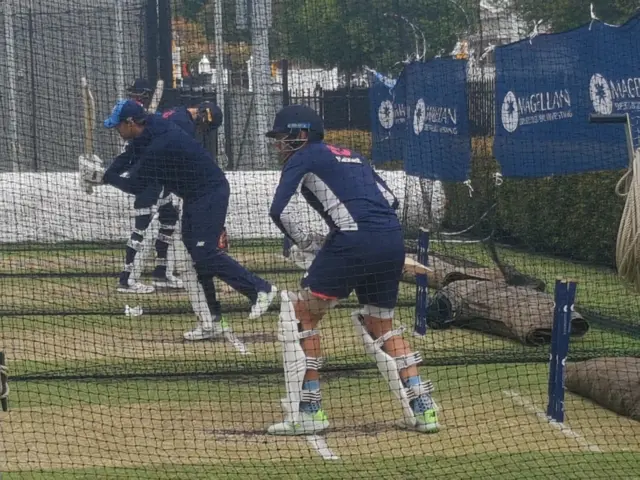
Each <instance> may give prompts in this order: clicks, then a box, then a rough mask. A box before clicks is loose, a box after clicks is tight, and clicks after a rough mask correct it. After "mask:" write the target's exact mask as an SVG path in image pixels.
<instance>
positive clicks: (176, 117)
mask: <svg viewBox="0 0 640 480" xmlns="http://www.w3.org/2000/svg"><path fill="white" fill-rule="evenodd" d="M160 115H161V116H162V118H164V119H165V120H170V121H172V122H173V123H175V124H176V125H178V126H179V127H180V128H182V129H183V130H184V131H185V132H187V133H188V134H189V135H191V136H192V137H194V138H195V136H196V122H195V120H194V119H193V116H192V115H191V113H190V112H189V110H188V109H187V107H176V108H172V109H170V110H166V111H164V112H162V113H161V114H160ZM212 116H213V121H212V123H210V124H209V126H208V130H209V131H211V130H215V129H217V128H219V127H220V125H222V110H221V109H220V107H218V106H217V105H215V106H214V107H213V112H212Z"/></svg>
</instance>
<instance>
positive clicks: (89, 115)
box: [80, 77, 96, 194]
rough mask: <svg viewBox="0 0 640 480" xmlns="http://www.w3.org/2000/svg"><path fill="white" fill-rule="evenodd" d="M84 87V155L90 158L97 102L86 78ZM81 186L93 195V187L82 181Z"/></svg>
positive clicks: (83, 82) (83, 80)
mask: <svg viewBox="0 0 640 480" xmlns="http://www.w3.org/2000/svg"><path fill="white" fill-rule="evenodd" d="M80 84H81V86H82V104H83V107H84V154H85V155H86V156H87V158H89V157H90V156H91V155H93V132H94V130H95V123H96V100H95V98H94V96H93V93H92V92H91V88H89V82H87V79H86V77H82V78H81V79H80ZM80 185H81V187H82V188H83V189H84V191H85V192H87V193H88V194H92V193H93V186H92V185H89V184H87V183H85V182H83V181H82V179H81V180H80Z"/></svg>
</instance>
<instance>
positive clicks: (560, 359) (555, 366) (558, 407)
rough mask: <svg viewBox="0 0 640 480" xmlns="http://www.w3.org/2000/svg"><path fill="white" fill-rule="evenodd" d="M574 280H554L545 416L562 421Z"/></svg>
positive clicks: (574, 289)
mask: <svg viewBox="0 0 640 480" xmlns="http://www.w3.org/2000/svg"><path fill="white" fill-rule="evenodd" d="M576 288H577V285H576V282H574V281H570V280H564V279H562V280H561V279H558V280H556V284H555V295H554V311H553V327H552V330H551V353H550V355H549V402H548V404H547V416H548V417H549V418H550V419H552V420H555V421H556V422H563V421H564V367H565V364H566V360H567V355H568V353H569V340H570V338H571V316H572V312H573V309H574V303H575V295H576Z"/></svg>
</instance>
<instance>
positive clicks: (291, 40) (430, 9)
mask: <svg viewBox="0 0 640 480" xmlns="http://www.w3.org/2000/svg"><path fill="white" fill-rule="evenodd" d="M280 3H281V8H280V9H279V15H278V16H277V17H276V18H275V19H274V33H273V39H274V41H273V44H274V46H275V50H276V51H277V52H278V53H279V54H280V55H281V56H286V57H288V58H291V59H294V60H299V61H307V62H309V63H311V64H313V65H316V66H324V67H335V66H337V67H339V68H340V69H341V70H343V71H347V72H353V71H355V70H358V69H359V68H360V67H362V66H363V65H368V66H370V67H372V68H376V69H379V70H383V71H389V70H391V69H392V68H393V67H394V65H396V70H399V67H398V66H397V63H398V62H400V61H402V60H404V59H405V58H406V57H407V55H408V54H409V53H413V52H414V51H415V37H414V33H413V31H412V29H411V27H410V26H409V25H408V24H407V23H405V22H404V21H403V20H401V19H400V18H399V17H400V16H402V17H405V18H407V19H409V20H410V21H411V23H413V24H414V25H415V26H416V27H418V28H419V29H420V30H421V31H422V32H424V35H425V39H426V43H427V57H430V56H433V55H435V54H438V53H440V52H441V51H442V50H444V51H445V52H449V51H450V50H451V49H452V48H453V46H454V45H455V43H456V41H457V40H458V39H459V37H460V36H462V34H463V32H465V31H467V30H469V27H471V28H472V27H473V25H470V26H469V25H467V22H468V21H471V22H472V21H473V20H472V17H473V16H472V15H471V14H472V13H473V10H474V9H473V8H469V9H468V10H467V17H470V18H467V17H465V14H464V13H463V10H461V9H460V7H458V6H456V3H455V2H453V1H450V0H432V1H425V0H402V1H400V0H280ZM459 3H461V4H464V3H465V2H462V1H461V2H459ZM466 3H467V4H468V3H469V2H466ZM471 3H472V4H473V3H474V2H471ZM467 33H468V32H467ZM420 48H422V47H420Z"/></svg>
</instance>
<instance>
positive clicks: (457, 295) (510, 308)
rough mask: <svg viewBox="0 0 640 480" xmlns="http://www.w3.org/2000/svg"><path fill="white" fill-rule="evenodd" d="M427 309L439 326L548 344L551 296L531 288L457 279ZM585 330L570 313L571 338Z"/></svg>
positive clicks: (582, 322) (585, 325)
mask: <svg viewBox="0 0 640 480" xmlns="http://www.w3.org/2000/svg"><path fill="white" fill-rule="evenodd" d="M431 309H433V310H434V312H433V313H432V315H433V316H437V317H438V320H439V321H440V322H442V323H443V324H447V322H448V324H452V325H455V326H458V327H464V328H470V329H473V330H479V331H482V332H485V333H490V334H494V335H499V336H503V337H507V338H513V339H515V340H518V341H519V342H521V343H523V344H525V345H531V346H536V345H544V344H547V343H550V342H551V330H552V328H553V297H552V296H551V295H549V294H547V293H544V292H540V291H538V290H535V289H533V288H526V287H514V286H510V285H507V284H506V283H504V282H491V281H482V280H460V281H456V282H452V283H450V284H448V285H446V286H445V287H444V288H442V289H440V290H439V291H438V292H437V293H436V295H435V299H434V303H433V304H432V306H431V307H430V310H431ZM431 320H432V321H433V317H432V318H431ZM588 330H589V324H588V323H587V321H586V320H585V319H584V318H583V317H582V315H580V314H579V313H578V312H574V313H573V317H572V321H571V336H572V337H582V336H583V335H585V334H586V333H587V331H588Z"/></svg>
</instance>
